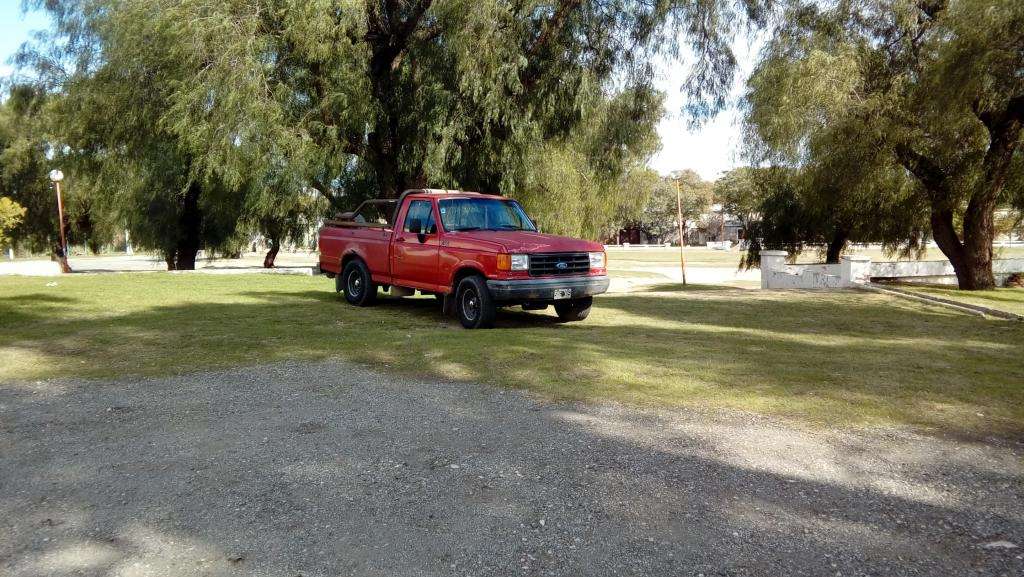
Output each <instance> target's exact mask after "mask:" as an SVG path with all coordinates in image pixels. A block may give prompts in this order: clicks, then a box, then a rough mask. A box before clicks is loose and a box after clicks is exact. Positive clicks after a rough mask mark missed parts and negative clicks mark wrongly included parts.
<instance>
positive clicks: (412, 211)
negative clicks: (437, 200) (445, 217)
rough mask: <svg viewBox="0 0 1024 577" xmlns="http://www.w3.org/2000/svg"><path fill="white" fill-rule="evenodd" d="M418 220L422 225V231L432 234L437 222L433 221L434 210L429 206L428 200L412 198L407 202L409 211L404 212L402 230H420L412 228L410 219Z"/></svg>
mask: <svg viewBox="0 0 1024 577" xmlns="http://www.w3.org/2000/svg"><path fill="white" fill-rule="evenodd" d="M417 219H418V220H419V221H420V223H421V224H422V225H423V232H426V233H427V234H434V233H436V232H437V224H435V223H434V211H433V210H432V209H431V207H430V201H429V200H414V201H412V202H411V203H410V204H409V211H408V212H406V213H405V224H403V225H402V230H404V231H405V232H413V233H415V232H420V231H418V230H412V221H414V220H417Z"/></svg>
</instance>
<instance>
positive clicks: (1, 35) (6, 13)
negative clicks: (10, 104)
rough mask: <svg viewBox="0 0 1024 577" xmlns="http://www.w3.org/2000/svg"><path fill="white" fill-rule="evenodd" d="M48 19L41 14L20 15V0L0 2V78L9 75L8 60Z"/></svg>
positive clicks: (2, 0) (46, 23)
mask: <svg viewBox="0 0 1024 577" xmlns="http://www.w3.org/2000/svg"><path fill="white" fill-rule="evenodd" d="M48 24H49V18H48V17H47V16H46V15H45V14H44V13H42V12H30V13H28V14H22V12H21V0H0V76H7V75H8V74H10V73H11V65H10V62H8V61H9V60H10V58H11V57H12V56H14V53H15V52H17V51H18V47H19V46H21V44H22V43H23V42H25V41H26V40H28V39H29V38H30V37H31V34H32V31H33V30H41V29H44V28H46V27H47V25H48Z"/></svg>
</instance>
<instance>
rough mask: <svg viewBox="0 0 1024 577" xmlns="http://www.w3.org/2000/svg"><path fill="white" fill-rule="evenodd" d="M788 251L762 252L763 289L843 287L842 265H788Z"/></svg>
mask: <svg viewBox="0 0 1024 577" xmlns="http://www.w3.org/2000/svg"><path fill="white" fill-rule="evenodd" d="M786 256H787V255H786V251H782V250H765V251H761V288H765V289H824V288H839V287H841V286H843V279H842V277H841V272H842V265H838V264H786Z"/></svg>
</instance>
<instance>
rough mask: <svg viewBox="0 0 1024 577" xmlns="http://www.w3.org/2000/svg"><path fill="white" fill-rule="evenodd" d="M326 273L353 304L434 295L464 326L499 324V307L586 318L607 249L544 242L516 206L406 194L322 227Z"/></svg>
mask: <svg viewBox="0 0 1024 577" xmlns="http://www.w3.org/2000/svg"><path fill="white" fill-rule="evenodd" d="M320 270H321V271H322V272H323V273H325V274H327V275H328V276H329V277H333V278H336V279H337V280H336V286H337V290H338V291H339V292H344V293H345V299H346V300H347V301H348V302H349V303H351V304H353V305H357V306H366V305H369V304H371V303H373V302H374V300H375V299H376V297H377V289H378V287H380V288H383V289H384V290H387V291H388V292H389V293H390V294H391V295H394V296H410V295H412V294H413V293H414V292H415V291H417V290H418V291H420V292H421V293H425V294H433V295H436V296H437V297H438V298H440V299H442V300H443V302H444V307H445V311H446V312H448V313H451V312H454V313H455V314H456V315H457V316H458V317H459V320H460V321H461V322H462V325H463V326H465V327H466V328H484V327H489V326H491V325H492V324H493V323H494V316H495V313H496V310H497V307H500V306H515V305H520V306H522V307H523V308H524V309H526V310H543V309H546V308H547V307H548V305H552V304H553V305H554V307H555V311H556V312H557V313H558V318H559V319H561V320H563V321H579V320H583V319H585V318H586V317H587V315H588V314H589V313H590V305H591V303H592V301H593V296H594V295H596V294H600V293H603V292H605V291H606V290H608V276H607V269H606V268H605V253H604V246H602V245H601V244H600V243H596V242H590V241H586V240H579V239H574V238H565V237H559V236H554V235H550V234H541V233H540V232H538V231H537V227H536V226H535V225H534V223H533V222H532V221H531V220H530V218H529V217H528V216H526V212H525V211H524V210H523V208H522V207H521V206H520V205H519V203H517V202H516V201H514V200H511V199H508V198H504V197H501V196H494V195H488V194H480V193H476V192H462V191H450V190H434V189H425V190H410V191H406V192H404V193H402V195H401V196H400V197H399V198H398V199H392V200H370V201H366V202H364V203H363V204H361V205H359V207H358V208H357V209H356V210H355V211H353V212H349V213H345V214H342V215H340V216H339V217H338V219H336V220H333V221H328V222H327V223H326V224H325V225H324V227H323V228H321V229H320Z"/></svg>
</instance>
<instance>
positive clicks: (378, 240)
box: [320, 221, 394, 283]
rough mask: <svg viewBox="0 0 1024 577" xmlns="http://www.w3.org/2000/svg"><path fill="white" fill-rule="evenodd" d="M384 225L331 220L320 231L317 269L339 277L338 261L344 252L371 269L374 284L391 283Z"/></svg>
mask: <svg viewBox="0 0 1024 577" xmlns="http://www.w3.org/2000/svg"><path fill="white" fill-rule="evenodd" d="M393 232H394V231H393V230H392V229H391V228H389V227H387V225H382V224H377V223H360V222H352V221H330V222H328V223H325V224H324V226H323V228H321V229H320V270H322V271H324V272H328V273H333V274H341V259H342V256H343V255H345V254H346V253H348V252H350V251H353V252H355V253H356V254H358V255H359V256H360V257H361V258H362V259H363V261H364V262H366V266H367V267H369V269H370V274H371V275H373V280H374V281H375V282H380V283H387V282H390V280H391V272H390V271H389V270H388V266H389V265H388V263H390V262H391V259H390V254H389V252H388V251H389V250H390V246H391V244H390V243H391V236H392V234H393Z"/></svg>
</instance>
